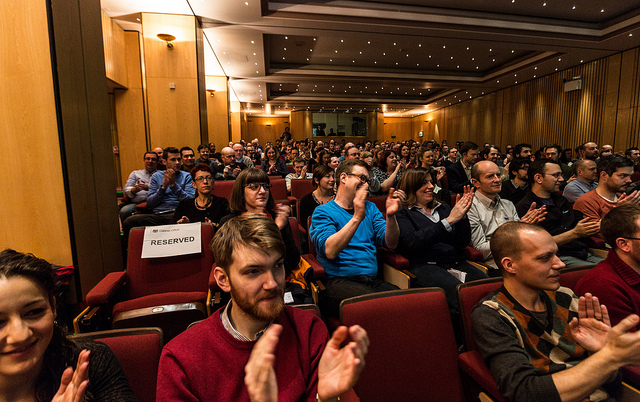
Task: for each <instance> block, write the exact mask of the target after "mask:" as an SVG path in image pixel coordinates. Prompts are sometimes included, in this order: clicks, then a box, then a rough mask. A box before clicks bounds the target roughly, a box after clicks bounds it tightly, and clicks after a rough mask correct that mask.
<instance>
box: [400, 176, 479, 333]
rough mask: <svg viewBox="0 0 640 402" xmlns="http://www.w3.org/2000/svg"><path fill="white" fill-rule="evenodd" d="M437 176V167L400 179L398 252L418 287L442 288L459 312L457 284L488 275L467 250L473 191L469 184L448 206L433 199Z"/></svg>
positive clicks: (450, 302) (453, 310)
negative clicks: (401, 202) (474, 263)
mask: <svg viewBox="0 0 640 402" xmlns="http://www.w3.org/2000/svg"><path fill="white" fill-rule="evenodd" d="M433 174H434V171H433V170H427V169H422V168H418V169H409V170H407V171H406V172H405V174H404V176H403V177H402V181H401V182H400V186H399V189H400V190H402V191H404V192H405V194H406V197H407V198H406V199H405V201H404V206H405V207H404V208H403V209H401V210H400V211H398V213H397V214H396V219H397V220H398V226H399V228H400V238H399V241H398V247H397V248H396V251H397V252H398V253H400V254H402V255H403V256H405V257H406V258H407V259H408V260H409V271H410V272H411V273H413V274H414V275H416V279H415V283H416V285H417V286H421V287H430V286H435V287H440V288H442V289H444V292H445V295H446V298H447V302H448V303H449V308H450V309H451V310H452V312H457V310H458V300H457V295H456V286H457V285H459V284H460V283H462V281H464V282H469V281H474V280H477V279H482V278H488V276H487V275H486V274H485V273H483V272H482V271H480V270H479V269H477V268H475V267H474V266H472V265H470V264H468V263H467V262H466V261H465V257H464V254H463V250H464V248H465V247H466V246H468V245H469V243H470V242H471V226H470V225H469V219H467V211H468V210H469V208H470V207H471V203H472V201H473V191H472V190H471V188H470V186H467V187H466V188H465V189H464V194H463V195H462V196H461V197H460V195H459V196H458V197H460V199H459V200H458V201H457V203H456V205H455V206H454V207H453V208H450V207H449V206H448V205H447V204H444V203H440V202H438V201H437V200H436V199H435V197H434V193H433V189H434V185H433ZM452 270H453V271H452ZM454 275H455V276H454ZM458 278H460V279H458ZM455 322H457V321H455Z"/></svg>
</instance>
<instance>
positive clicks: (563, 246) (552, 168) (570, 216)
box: [516, 159, 602, 267]
mask: <svg viewBox="0 0 640 402" xmlns="http://www.w3.org/2000/svg"><path fill="white" fill-rule="evenodd" d="M527 177H528V178H529V183H530V185H531V187H530V188H529V190H528V191H527V194H526V195H525V196H524V198H523V199H522V200H520V202H518V203H517V204H516V211H517V212H518V215H520V216H524V215H525V214H526V213H527V211H528V210H529V208H530V207H531V204H533V203H534V202H535V203H536V207H542V206H545V207H546V211H547V215H546V217H545V219H544V220H543V221H542V222H538V225H540V226H542V227H543V228H544V229H545V230H546V231H547V232H549V233H550V234H551V236H553V239H554V240H555V242H556V243H557V244H558V256H559V257H560V259H561V260H562V262H563V263H565V265H566V266H567V267H577V266H585V265H596V264H597V263H598V262H600V261H602V258H601V257H598V256H596V255H594V254H591V253H590V252H589V249H588V247H587V245H586V244H585V243H584V242H583V241H582V240H581V238H583V237H589V236H593V235H595V234H596V233H598V231H599V230H600V221H595V222H594V221H592V220H591V221H590V220H588V219H582V214H581V213H580V212H578V211H574V210H573V208H572V207H571V204H570V203H569V201H568V200H567V199H566V198H564V197H563V196H562V195H560V194H559V193H558V191H559V190H560V185H561V184H562V183H563V182H564V179H563V178H562V169H561V168H560V166H559V165H558V164H556V163H553V162H551V161H550V160H549V159H539V160H536V161H534V162H531V164H530V165H529V170H528V171H527Z"/></svg>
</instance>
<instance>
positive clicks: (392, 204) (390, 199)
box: [386, 187, 407, 216]
mask: <svg viewBox="0 0 640 402" xmlns="http://www.w3.org/2000/svg"><path fill="white" fill-rule="evenodd" d="M406 198H407V196H406V195H405V193H404V191H402V190H396V189H394V188H393V187H391V188H390V189H389V195H388V196H387V201H386V211H387V216H393V215H395V214H396V213H397V212H398V211H400V210H401V209H402V203H403V202H404V200H405V199H406Z"/></svg>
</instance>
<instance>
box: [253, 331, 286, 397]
mask: <svg viewBox="0 0 640 402" xmlns="http://www.w3.org/2000/svg"><path fill="white" fill-rule="evenodd" d="M281 333H282V325H278V324H273V325H272V326H271V327H269V329H267V330H266V331H265V333H264V334H263V335H262V336H261V337H260V339H259V340H258V342H256V344H255V346H254V347H253V350H252V351H251V356H249V361H248V362H247V365H246V366H244V373H245V375H244V384H245V385H246V386H247V391H248V393H249V398H251V401H253V402H276V401H277V400H278V381H277V380H276V372H275V370H274V369H273V363H274V362H275V361H276V356H275V354H274V351H275V350H276V346H277V345H278V341H279V340H280V334H281Z"/></svg>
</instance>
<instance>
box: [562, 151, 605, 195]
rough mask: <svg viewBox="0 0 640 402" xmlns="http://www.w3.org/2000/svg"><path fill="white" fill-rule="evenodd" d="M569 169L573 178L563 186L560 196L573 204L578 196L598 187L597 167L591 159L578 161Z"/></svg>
mask: <svg viewBox="0 0 640 402" xmlns="http://www.w3.org/2000/svg"><path fill="white" fill-rule="evenodd" d="M571 167H572V168H573V171H574V172H575V178H574V179H573V180H572V181H571V183H569V184H567V185H566V186H565V188H564V191H563V192H562V195H563V196H564V198H566V199H567V200H569V202H570V203H572V204H573V203H574V202H576V200H577V199H578V198H579V197H580V196H582V195H583V194H586V193H588V192H589V191H591V190H595V188H596V187H598V181H597V180H598V167H597V165H596V162H595V161H592V160H591V159H579V160H577V161H576V162H575V163H574V164H573V165H572V166H571Z"/></svg>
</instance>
